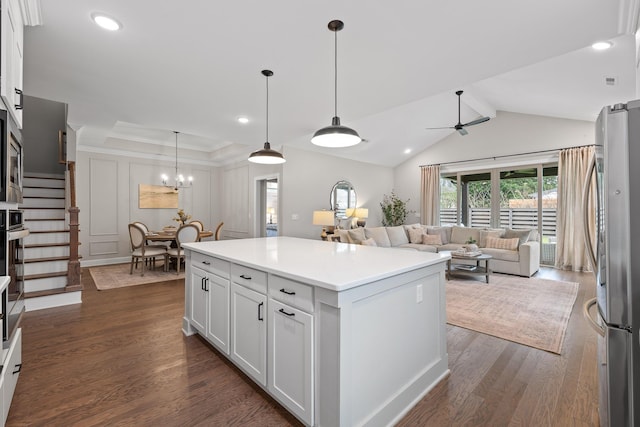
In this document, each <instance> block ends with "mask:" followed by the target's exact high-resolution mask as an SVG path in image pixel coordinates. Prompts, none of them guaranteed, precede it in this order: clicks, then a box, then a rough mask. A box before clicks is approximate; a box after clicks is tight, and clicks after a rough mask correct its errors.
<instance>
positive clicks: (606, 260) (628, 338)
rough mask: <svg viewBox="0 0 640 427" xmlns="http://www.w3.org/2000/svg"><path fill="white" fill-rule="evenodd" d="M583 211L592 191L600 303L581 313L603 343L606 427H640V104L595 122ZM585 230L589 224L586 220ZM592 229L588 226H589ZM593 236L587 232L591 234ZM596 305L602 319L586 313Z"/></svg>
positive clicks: (592, 250) (619, 107)
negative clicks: (592, 180)
mask: <svg viewBox="0 0 640 427" xmlns="http://www.w3.org/2000/svg"><path fill="white" fill-rule="evenodd" d="M590 174H592V175H595V181H596V185H595V186H590V185H588V183H587V185H585V188H584V196H583V197H584V202H585V205H584V211H585V213H586V212H588V209H589V208H588V203H587V200H588V195H589V191H594V190H593V188H594V187H595V192H596V194H595V199H596V206H595V213H596V215H595V216H596V224H595V229H596V230H595V231H596V233H595V234H596V236H597V237H596V243H595V246H594V245H592V244H591V243H590V241H589V239H588V238H587V239H585V240H586V241H587V249H588V250H587V252H588V253H589V255H590V256H591V258H592V265H594V266H595V268H594V273H595V276H596V298H594V299H593V300H591V301H588V302H587V303H586V304H585V307H584V311H585V315H586V316H587V318H588V320H590V324H591V326H593V328H594V329H595V330H596V331H597V332H598V333H599V334H600V336H599V337H598V378H599V387H600V405H599V413H600V425H601V427H607V426H610V427H623V426H629V427H632V426H639V425H640V333H639V332H640V100H636V101H631V102H629V103H627V104H616V105H614V106H611V107H605V108H604V109H603V110H602V112H601V113H600V116H599V117H598V120H597V122H596V147H595V156H594V159H593V162H592V165H591V169H590ZM585 224H588V222H587V221H585ZM587 227H588V225H587ZM586 234H588V230H586ZM596 304H597V310H592V311H591V313H593V312H597V313H598V317H599V318H598V319H596V320H594V319H593V318H592V317H591V316H590V312H589V307H590V306H592V305H596Z"/></svg>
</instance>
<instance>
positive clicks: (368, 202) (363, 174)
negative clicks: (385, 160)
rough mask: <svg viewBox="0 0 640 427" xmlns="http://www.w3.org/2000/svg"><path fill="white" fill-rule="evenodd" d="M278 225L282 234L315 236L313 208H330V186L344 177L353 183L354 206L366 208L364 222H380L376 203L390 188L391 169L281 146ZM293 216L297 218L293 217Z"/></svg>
mask: <svg viewBox="0 0 640 427" xmlns="http://www.w3.org/2000/svg"><path fill="white" fill-rule="evenodd" d="M284 155H285V157H286V159H287V162H286V163H285V164H284V165H283V170H282V174H283V180H282V188H281V193H280V194H281V198H282V208H281V212H280V224H281V226H282V233H281V234H283V235H285V236H293V237H304V238H310V239H318V238H319V236H320V233H321V231H322V227H320V226H317V225H313V224H312V223H311V222H312V217H313V211H315V210H322V209H331V206H330V198H329V195H330V193H331V189H332V188H333V185H334V184H335V183H336V182H338V181H340V180H346V181H349V182H351V183H352V184H353V186H354V188H355V190H356V194H357V204H358V207H364V208H368V209H369V218H368V219H367V225H371V226H375V225H380V223H381V221H382V212H381V210H380V202H381V201H382V196H383V195H384V194H385V193H390V192H391V190H392V188H393V169H392V168H389V167H384V166H376V165H372V164H369V163H363V162H356V161H352V160H347V159H342V158H338V157H333V156H328V155H325V154H319V153H315V152H313V153H312V152H308V151H303V150H299V149H295V148H291V147H285V149H284ZM295 217H297V219H294V218H295Z"/></svg>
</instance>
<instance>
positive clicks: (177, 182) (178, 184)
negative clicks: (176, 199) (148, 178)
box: [161, 130, 193, 191]
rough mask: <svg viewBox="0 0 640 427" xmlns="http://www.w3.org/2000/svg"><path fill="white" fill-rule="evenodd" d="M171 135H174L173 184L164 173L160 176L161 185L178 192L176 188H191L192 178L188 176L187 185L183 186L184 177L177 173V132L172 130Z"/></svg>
mask: <svg viewBox="0 0 640 427" xmlns="http://www.w3.org/2000/svg"><path fill="white" fill-rule="evenodd" d="M173 133H175V134H176V174H175V175H174V179H173V184H170V183H169V176H168V175H167V174H165V173H163V174H162V176H161V178H162V185H164V186H165V187H171V188H173V189H174V190H176V191H177V190H178V188H191V186H192V185H193V177H192V176H191V175H189V176H188V177H187V183H186V184H185V179H184V175H182V174H181V173H178V131H176V130H174V131H173Z"/></svg>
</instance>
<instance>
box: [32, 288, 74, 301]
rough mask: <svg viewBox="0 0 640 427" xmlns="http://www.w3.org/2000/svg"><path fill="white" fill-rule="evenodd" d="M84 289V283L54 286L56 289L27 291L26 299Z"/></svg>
mask: <svg viewBox="0 0 640 427" xmlns="http://www.w3.org/2000/svg"><path fill="white" fill-rule="evenodd" d="M81 290H82V285H79V286H66V287H62V288H54V289H46V290H43V291H33V292H25V293H24V297H25V299H28V298H37V297H46V296H49V295H58V294H64V293H66V292H78V291H81Z"/></svg>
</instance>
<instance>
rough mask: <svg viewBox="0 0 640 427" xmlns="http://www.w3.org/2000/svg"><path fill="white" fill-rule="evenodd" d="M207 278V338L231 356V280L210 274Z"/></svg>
mask: <svg viewBox="0 0 640 427" xmlns="http://www.w3.org/2000/svg"><path fill="white" fill-rule="evenodd" d="M207 278H208V279H209V280H208V281H207V283H206V290H207V292H208V294H209V295H208V297H209V318H208V324H207V338H208V339H209V341H211V342H212V343H213V344H215V345H216V347H218V348H219V349H220V350H222V351H223V352H224V353H226V354H229V280H227V279H225V278H222V277H220V276H216V275H214V274H208V275H207Z"/></svg>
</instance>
